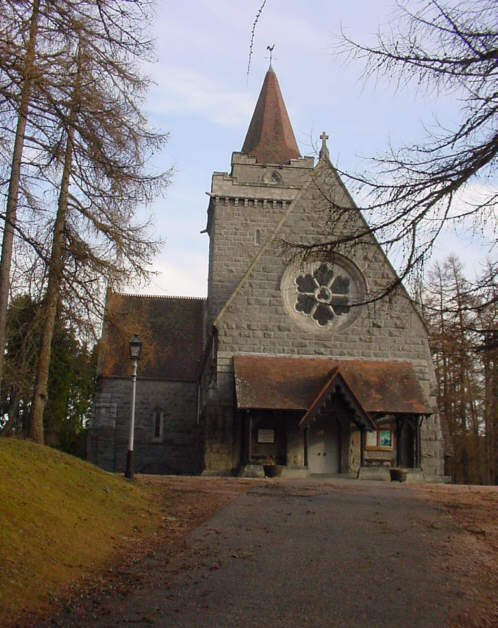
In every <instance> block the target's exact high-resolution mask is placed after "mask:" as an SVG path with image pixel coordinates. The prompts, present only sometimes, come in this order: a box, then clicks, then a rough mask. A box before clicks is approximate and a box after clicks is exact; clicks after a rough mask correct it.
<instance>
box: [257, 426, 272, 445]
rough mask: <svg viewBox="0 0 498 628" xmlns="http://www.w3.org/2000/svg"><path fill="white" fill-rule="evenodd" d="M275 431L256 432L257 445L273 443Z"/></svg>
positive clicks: (262, 430)
mask: <svg viewBox="0 0 498 628" xmlns="http://www.w3.org/2000/svg"><path fill="white" fill-rule="evenodd" d="M274 442H275V430H264V429H261V430H258V443H274Z"/></svg>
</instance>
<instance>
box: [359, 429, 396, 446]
mask: <svg viewBox="0 0 498 628" xmlns="http://www.w3.org/2000/svg"><path fill="white" fill-rule="evenodd" d="M366 437H367V438H366V443H365V446H366V449H377V450H391V449H392V448H393V431H392V430H377V431H375V432H367V433H366Z"/></svg>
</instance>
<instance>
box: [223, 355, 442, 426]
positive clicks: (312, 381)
mask: <svg viewBox="0 0 498 628" xmlns="http://www.w3.org/2000/svg"><path fill="white" fill-rule="evenodd" d="M233 360H234V371H235V387H236V393H237V405H238V407H239V408H265V409H275V410H277V409H280V410H308V409H309V408H310V406H311V405H312V403H313V401H314V400H315V399H316V397H317V395H318V394H319V393H320V391H321V390H322V389H323V387H324V386H325V385H326V383H327V382H328V381H329V380H330V378H331V375H332V371H333V369H335V368H337V367H339V368H340V372H341V374H342V376H343V377H344V379H345V380H346V381H347V384H348V387H349V388H350V389H351V391H352V392H353V393H354V395H355V397H356V398H357V400H358V402H359V403H360V404H361V406H362V407H363V408H364V409H365V411H366V412H368V413H369V414H375V413H381V414H431V413H432V410H431V408H430V407H429V405H428V403H427V401H426V399H425V397H424V394H423V392H422V389H421V387H420V384H419V382H418V379H417V375H416V373H415V370H414V368H413V365H412V364H411V363H410V362H401V361H399V362H398V361H394V360H393V361H367V360H333V359H327V358H308V357H295V358H292V357H270V356H257V355H235V356H234V358H233Z"/></svg>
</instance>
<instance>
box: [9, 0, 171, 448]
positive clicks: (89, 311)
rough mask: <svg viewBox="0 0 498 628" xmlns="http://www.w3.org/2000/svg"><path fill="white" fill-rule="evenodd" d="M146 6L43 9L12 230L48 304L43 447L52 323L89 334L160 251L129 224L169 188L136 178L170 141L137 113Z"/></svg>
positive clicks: (68, 0) (42, 366)
mask: <svg viewBox="0 0 498 628" xmlns="http://www.w3.org/2000/svg"><path fill="white" fill-rule="evenodd" d="M147 5H148V3H147V2H142V1H140V0H136V1H133V2H130V3H126V5H123V3H119V2H117V1H116V0H100V1H99V2H91V1H90V0H83V1H78V2H77V1H75V0H54V1H53V2H50V3H44V5H43V10H41V18H40V21H41V22H42V25H43V29H42V30H40V34H39V37H41V40H40V49H41V51H42V52H41V53H40V54H39V55H38V56H39V57H40V58H43V54H44V50H45V48H46V47H48V41H50V46H49V48H50V51H51V64H50V67H47V68H46V71H45V72H44V73H43V76H39V80H37V81H36V84H35V85H34V88H33V89H32V92H31V102H30V111H29V116H28V126H29V131H30V132H29V142H30V147H31V148H32V150H31V151H30V152H31V155H30V161H29V173H30V176H29V177H28V178H27V180H26V181H25V182H24V187H23V193H24V198H25V202H26V207H27V208H29V210H30V211H31V216H32V217H33V216H34V217H35V221H32V220H27V219H25V220H20V221H19V220H18V222H17V224H16V228H15V229H16V232H17V235H18V236H19V238H20V241H21V242H22V243H23V244H24V246H26V245H28V246H29V247H30V249H31V262H30V263H29V264H27V268H26V271H27V272H28V273H29V276H30V277H31V278H32V277H36V282H35V283H36V284H37V286H36V291H37V294H36V296H37V297H40V296H41V295H43V294H44V296H43V298H42V307H43V309H44V315H43V321H44V327H43V333H42V338H41V350H40V355H39V362H38V371H37V378H36V386H35V392H34V399H33V414H32V420H31V429H30V435H31V437H32V438H33V439H35V440H37V441H39V442H43V420H42V419H43V409H44V406H45V404H46V401H47V382H48V373H49V367H50V356H51V344H52V338H53V330H54V325H55V320H56V317H57V316H58V315H59V314H63V315H64V318H65V320H68V319H70V320H72V321H73V322H74V321H76V322H77V323H78V324H80V325H82V324H85V325H86V324H87V322H88V320H89V319H90V318H91V317H92V316H94V315H95V313H96V312H99V310H100V308H101V305H102V296H103V291H104V290H103V289H104V287H105V286H106V285H107V286H110V287H113V286H115V285H116V284H119V283H120V282H122V281H123V280H126V279H130V278H133V279H137V277H138V278H145V277H146V276H147V274H148V271H147V267H148V265H149V264H150V261H151V257H152V255H153V254H154V253H155V252H156V251H157V247H158V242H157V241H156V240H154V239H152V238H151V237H150V236H149V235H148V231H149V229H148V224H147V222H145V223H142V224H139V223H137V221H136V219H135V210H136V207H137V206H138V205H141V204H147V203H148V202H150V201H151V200H152V199H153V198H154V196H155V195H156V194H157V193H158V192H159V191H161V189H162V188H163V187H164V186H165V185H166V184H167V182H168V180H169V173H158V174H156V175H153V174H149V173H147V172H146V171H145V169H144V166H145V164H146V162H147V158H148V156H149V155H150V154H151V153H153V152H154V151H156V150H157V149H158V148H160V147H161V146H162V144H163V142H164V141H165V139H166V136H165V135H162V134H157V133H154V132H152V131H151V130H150V129H149V128H148V127H147V122H146V120H145V119H144V117H143V116H142V114H141V112H140V103H141V97H142V94H143V93H144V91H145V89H146V87H147V84H148V83H147V80H145V79H144V78H143V77H142V76H141V74H140V72H139V71H138V69H137V67H136V66H135V63H134V59H136V58H137V56H143V55H146V54H148V51H149V50H150V42H149V41H148V40H147V38H146V37H144V35H143V32H142V28H143V26H144V23H143V14H142V13H143V10H144V9H145V8H146V6H147ZM54 51H55V53H54ZM36 60H37V58H36V57H35V63H36ZM14 106H15V102H14ZM33 154H34V157H33ZM25 168H27V166H26V164H25ZM40 192H41V193H40ZM55 199H57V202H56V203H55V205H56V211H55V212H54V204H53V203H52V200H55ZM54 214H55V215H54ZM26 216H27V213H26V212H25V214H24V216H23V218H26ZM24 251H26V249H25V248H24ZM68 315H69V316H68ZM80 329H81V327H80Z"/></svg>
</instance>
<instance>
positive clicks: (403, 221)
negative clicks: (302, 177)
mask: <svg viewBox="0 0 498 628" xmlns="http://www.w3.org/2000/svg"><path fill="white" fill-rule="evenodd" d="M414 6H415V7H417V6H418V8H415V9H414V8H413V7H414ZM399 7H400V11H401V17H400V21H399V23H398V24H397V26H396V28H394V26H393V30H392V31H391V33H390V34H389V35H387V36H385V35H382V34H380V35H379V36H378V41H377V45H376V46H373V47H370V46H364V45H362V44H360V43H357V42H355V41H353V40H351V39H349V38H347V37H344V40H343V43H342V45H341V48H342V51H343V52H345V53H346V54H347V55H349V57H351V58H354V59H359V60H361V61H363V62H364V67H365V70H364V76H365V78H366V79H368V78H370V77H374V76H377V75H385V76H387V77H388V78H389V79H391V80H392V81H393V82H394V83H395V84H396V85H397V86H398V87H399V88H400V89H401V88H402V87H404V86H405V85H406V84H408V83H410V82H412V81H415V82H416V83H417V85H418V86H419V87H420V88H427V89H428V90H431V91H435V92H439V93H449V94H452V95H454V96H455V99H456V100H457V101H458V102H459V103H460V113H461V120H460V122H459V124H458V125H457V126H455V127H454V128H452V127H451V124H450V123H449V122H447V121H446V122H445V121H444V120H443V121H441V122H440V125H439V128H438V129H436V130H435V131H432V132H430V133H429V134H428V136H427V137H426V140H425V141H424V142H423V143H420V144H414V145H408V146H405V147H404V148H400V149H398V150H395V149H391V150H390V152H389V154H387V155H386V156H384V157H380V158H377V159H374V160H373V165H374V172H373V174H371V175H352V174H350V173H346V172H341V174H342V175H343V176H345V177H346V178H347V179H349V181H350V182H352V185H353V187H354V189H355V191H356V192H358V194H359V196H360V197H361V198H366V199H367V202H365V203H364V204H363V206H361V207H360V209H361V210H362V211H363V215H364V216H365V218H366V221H367V222H366V223H365V224H364V225H363V226H362V227H358V223H356V228H354V229H347V228H346V229H345V228H344V225H345V224H347V217H348V216H349V215H350V214H351V212H352V207H351V204H350V203H347V204H342V203H341V201H337V199H329V200H330V208H331V212H330V215H331V217H330V223H329V230H328V235H326V236H325V237H324V240H323V241H321V242H315V243H313V244H311V245H309V244H307V243H306V244H305V245H301V246H300V243H293V244H295V246H297V248H298V250H300V251H301V252H302V253H303V254H304V255H306V254H308V253H309V252H310V251H312V250H316V249H318V250H321V251H325V252H329V253H333V251H335V250H336V249H337V248H338V247H341V246H344V245H347V246H349V247H353V246H355V245H356V244H360V243H361V244H362V245H365V243H366V242H368V236H369V234H371V233H373V234H375V236H376V238H377V240H378V242H379V243H380V244H381V245H382V246H383V247H384V249H385V250H386V251H387V252H389V251H391V250H392V249H393V248H394V249H397V251H398V257H399V258H400V261H399V263H398V270H399V273H398V274H399V279H391V280H390V281H389V282H387V283H386V285H385V286H384V288H383V289H382V290H381V291H380V292H379V293H378V294H375V295H370V298H371V299H378V298H381V297H382V296H384V295H385V294H387V293H388V292H390V291H391V290H392V289H394V288H395V287H396V285H398V283H399V281H400V280H403V279H404V278H405V277H407V276H408V275H409V274H410V273H412V272H413V271H414V270H416V269H417V268H418V267H420V265H421V264H422V263H423V262H424V260H425V259H426V258H427V257H428V255H429V254H430V253H431V251H432V248H433V246H434V244H435V242H436V240H437V238H438V236H439V235H440V233H441V230H442V229H443V228H444V227H445V226H447V225H448V224H451V223H454V222H457V221H461V220H464V219H469V218H470V219H471V220H473V221H474V224H475V225H476V226H478V227H482V226H483V225H485V226H486V228H489V229H490V230H491V231H493V229H495V228H496V216H495V211H496V206H497V202H496V201H497V198H498V189H497V186H496V179H495V178H494V177H495V173H496V155H497V149H498V132H497V127H496V120H497V113H498V32H497V30H496V3H495V2H494V0H467V1H466V2H460V3H453V4H449V3H448V2H444V0H442V1H440V0H422V1H419V2H417V3H415V2H410V3H408V2H406V3H404V4H401V5H399ZM473 183H481V184H483V185H482V190H483V194H482V195H480V197H479V198H476V199H473V198H467V199H465V193H466V192H467V191H468V190H469V186H470V185H471V184H473ZM317 185H318V186H320V183H317ZM323 190H324V194H327V192H326V188H325V187H324V188H323ZM490 280H491V283H492V281H493V278H490Z"/></svg>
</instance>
